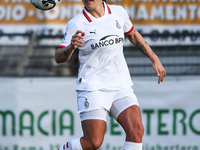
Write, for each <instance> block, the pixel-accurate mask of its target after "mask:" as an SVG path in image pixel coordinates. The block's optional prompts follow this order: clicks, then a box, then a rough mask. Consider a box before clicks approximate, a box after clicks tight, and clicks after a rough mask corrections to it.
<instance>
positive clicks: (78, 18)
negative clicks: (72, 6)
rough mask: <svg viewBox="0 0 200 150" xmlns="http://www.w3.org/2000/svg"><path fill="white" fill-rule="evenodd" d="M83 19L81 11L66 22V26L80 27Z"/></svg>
mask: <svg viewBox="0 0 200 150" xmlns="http://www.w3.org/2000/svg"><path fill="white" fill-rule="evenodd" d="M85 20H86V19H85V17H84V15H83V11H81V12H80V13H78V14H77V15H75V16H74V17H73V18H72V19H70V20H69V21H68V23H67V24H68V26H77V27H78V26H81V25H82V23H83V22H85Z"/></svg>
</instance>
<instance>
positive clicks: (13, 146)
mask: <svg viewBox="0 0 200 150" xmlns="http://www.w3.org/2000/svg"><path fill="white" fill-rule="evenodd" d="M133 82H134V86H133V88H134V91H135V93H136V96H137V97H138V101H139V104H140V107H141V113H142V119H143V124H144V127H145V135H144V138H143V150H200V142H199V141H200V102H199V100H200V78H199V77H193V78H189V77H188V78H186V77H185V78H183V77H182V78H180V77H177V78H172V77H171V78H170V77H168V78H167V79H166V80H165V81H164V83H162V84H160V85H158V84H157V78H133ZM75 87H76V78H0V150H56V149H57V148H59V147H60V146H62V145H63V144H64V143H66V142H67V141H68V140H71V139H73V138H78V137H80V136H82V130H81V125H80V119H79V115H78V113H77V105H76V92H75ZM107 120H108V123H107V129H106V133H105V139H104V143H103V145H102V146H101V148H100V150H122V147H123V144H124V139H125V133H124V131H123V130H122V128H121V127H120V126H119V124H118V123H117V122H116V121H115V120H114V119H113V118H109V117H108V119H107Z"/></svg>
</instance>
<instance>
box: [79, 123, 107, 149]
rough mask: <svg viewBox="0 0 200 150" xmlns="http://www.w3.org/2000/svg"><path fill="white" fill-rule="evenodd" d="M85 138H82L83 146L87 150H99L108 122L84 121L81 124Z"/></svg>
mask: <svg viewBox="0 0 200 150" xmlns="http://www.w3.org/2000/svg"><path fill="white" fill-rule="evenodd" d="M81 124H82V130H83V137H82V138H81V145H82V147H84V148H85V149H88V145H89V147H94V148H95V149H97V148H98V147H100V146H101V144H102V143H103V139H104V133H105V130H106V122H105V121H103V120H98V119H90V120H84V121H82V122H81Z"/></svg>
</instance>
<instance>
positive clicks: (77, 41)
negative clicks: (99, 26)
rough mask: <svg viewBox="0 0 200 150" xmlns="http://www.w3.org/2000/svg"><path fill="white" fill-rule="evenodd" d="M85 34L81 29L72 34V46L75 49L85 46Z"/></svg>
mask: <svg viewBox="0 0 200 150" xmlns="http://www.w3.org/2000/svg"><path fill="white" fill-rule="evenodd" d="M84 35H85V32H82V31H80V30H78V31H76V33H75V34H74V35H73V36H72V39H71V47H72V48H73V49H75V48H77V47H78V46H83V45H82V44H83V41H82V39H83V37H84Z"/></svg>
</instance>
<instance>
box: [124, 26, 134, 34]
mask: <svg viewBox="0 0 200 150" xmlns="http://www.w3.org/2000/svg"><path fill="white" fill-rule="evenodd" d="M133 28H134V26H132V27H131V29H130V30H129V31H128V32H125V33H124V34H128V33H130V32H131V31H132V30H133Z"/></svg>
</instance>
